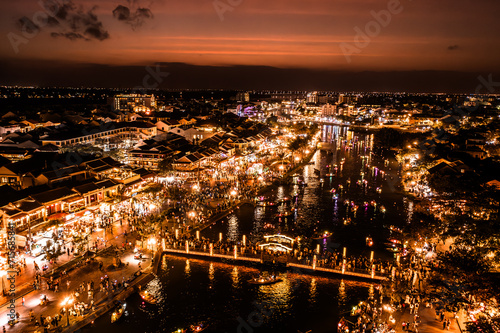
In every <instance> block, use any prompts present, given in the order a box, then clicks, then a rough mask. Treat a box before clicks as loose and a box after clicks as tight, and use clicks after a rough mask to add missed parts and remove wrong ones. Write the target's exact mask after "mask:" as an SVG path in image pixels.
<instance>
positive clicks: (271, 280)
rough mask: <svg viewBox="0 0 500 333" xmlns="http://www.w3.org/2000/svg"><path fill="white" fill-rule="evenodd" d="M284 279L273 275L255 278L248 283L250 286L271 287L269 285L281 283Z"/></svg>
mask: <svg viewBox="0 0 500 333" xmlns="http://www.w3.org/2000/svg"><path fill="white" fill-rule="evenodd" d="M281 281H282V279H281V278H280V277H278V276H276V275H271V276H259V277H257V278H253V279H251V280H248V283H250V284H257V285H269V284H275V283H278V282H281Z"/></svg>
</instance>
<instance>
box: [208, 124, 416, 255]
mask: <svg viewBox="0 0 500 333" xmlns="http://www.w3.org/2000/svg"><path fill="white" fill-rule="evenodd" d="M322 128H323V133H322V137H323V139H324V141H325V142H330V143H332V144H333V150H330V151H316V152H315V154H314V155H313V157H312V159H311V162H312V163H311V164H307V165H305V166H304V167H303V168H302V171H301V172H299V174H300V175H301V177H299V178H302V179H303V180H304V182H305V183H306V184H307V186H305V187H302V186H300V187H299V186H297V185H295V184H291V185H280V186H277V187H275V188H272V189H271V190H269V192H267V193H266V194H264V195H265V196H266V197H267V198H268V200H271V201H277V200H279V199H281V198H283V197H292V196H293V194H294V193H295V194H297V197H296V198H295V199H294V203H295V204H296V208H297V210H296V211H294V213H293V215H292V216H289V217H286V218H285V217H281V218H276V215H277V214H278V213H284V212H285V211H286V210H287V209H289V207H288V208H287V207H284V206H281V205H276V206H266V207H256V208H255V209H253V208H251V207H250V206H243V207H240V209H239V210H237V211H235V212H234V214H231V215H230V216H229V217H228V218H227V219H226V222H228V223H218V224H216V225H214V226H212V227H211V228H209V229H206V230H205V231H203V232H202V236H204V237H209V238H211V239H214V240H216V239H217V238H218V233H219V232H223V233H225V234H227V237H228V238H229V239H231V240H234V241H241V238H242V235H244V234H245V235H247V236H248V237H249V239H250V240H252V241H259V240H261V239H262V236H263V235H264V234H269V233H275V232H281V233H283V234H286V235H290V236H292V237H297V236H300V237H306V238H307V237H311V236H313V235H314V234H316V233H319V232H324V231H325V230H327V231H329V232H331V233H332V234H333V239H332V241H333V243H335V244H341V245H342V246H346V247H348V248H349V250H350V253H353V254H356V255H367V254H369V252H370V251H371V250H374V251H375V257H376V258H377V257H383V258H389V257H392V254H391V253H389V252H388V251H387V250H386V249H385V246H384V243H385V242H386V239H387V238H388V237H389V235H388V229H387V228H384V227H383V226H386V227H387V226H389V225H391V224H392V225H396V226H401V225H402V224H403V223H405V221H406V222H408V221H409V220H410V219H411V218H412V209H413V203H412V201H411V200H406V199H404V198H403V197H402V195H401V194H400V193H397V192H394V190H395V188H394V186H393V185H394V184H389V183H388V182H387V180H392V179H396V177H398V176H399V175H398V167H397V163H396V161H395V160H394V159H392V160H391V163H390V165H387V166H386V165H384V158H382V157H381V156H380V155H376V154H375V153H374V152H373V151H372V147H373V143H374V135H373V134H370V135H367V134H358V133H354V132H353V131H350V130H349V129H348V128H347V127H339V126H323V127H322ZM327 166H331V167H329V168H327ZM335 166H336V167H337V169H336V170H335ZM381 171H383V172H381ZM327 174H332V175H331V176H327ZM321 179H322V180H323V181H322V182H321V181H320V180H321ZM379 188H380V189H382V193H379V192H377V189H379ZM346 202H348V204H346ZM382 206H383V207H384V208H385V209H386V212H385V213H381V210H380V209H381V207H382ZM266 224H271V225H272V226H273V227H274V229H272V228H267V229H266V228H264V226H265V225H266ZM367 237H371V238H372V239H373V241H374V245H373V247H372V248H367V246H366V241H365V240H366V238H367Z"/></svg>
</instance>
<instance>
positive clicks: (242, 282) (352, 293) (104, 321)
mask: <svg viewBox="0 0 500 333" xmlns="http://www.w3.org/2000/svg"><path fill="white" fill-rule="evenodd" d="M186 268H188V269H186ZM259 273H260V270H258V269H256V268H252V267H245V266H233V265H229V264H225V263H219V262H207V261H203V260H197V259H186V258H181V257H174V256H165V257H164V258H163V260H162V266H161V269H160V272H159V274H158V278H156V279H155V280H153V281H152V282H150V284H149V285H148V286H147V288H148V290H153V291H154V292H155V293H156V292H157V291H158V292H159V293H160V294H161V295H163V298H161V301H160V302H158V304H157V305H150V304H146V305H144V304H141V302H142V300H141V299H140V297H139V296H138V295H137V294H133V295H132V296H131V297H130V298H129V299H127V309H128V312H129V316H127V317H123V319H121V320H120V321H119V322H118V323H115V324H111V323H110V316H109V315H105V316H103V317H101V318H99V319H97V320H96V324H95V328H94V329H92V330H91V331H90V330H84V332H97V333H101V332H102V333H123V332H145V333H153V332H154V333H156V332H168V333H170V332H172V331H174V330H176V329H178V328H186V327H188V326H189V325H191V324H195V323H199V322H205V323H207V324H209V327H208V329H207V330H206V332H207V333H209V332H238V328H239V326H238V325H239V321H238V318H242V320H244V321H246V322H247V320H248V318H249V317H251V316H252V314H253V315H255V314H259V313H260V310H259V309H262V310H263V311H264V312H265V313H267V314H268V315H267V316H264V317H263V320H262V322H261V323H260V326H258V327H256V328H255V332H296V331H297V330H301V331H302V332H305V331H308V330H311V329H312V330H313V332H332V331H334V330H335V325H336V324H337V322H338V320H339V318H340V317H341V316H342V315H341V314H342V313H343V312H345V311H349V310H350V309H351V308H352V306H353V305H355V304H357V303H358V302H359V300H362V299H365V298H366V297H367V296H368V287H369V284H367V283H362V282H352V281H339V280H337V279H329V278H325V277H314V276H308V275H302V274H298V273H296V272H288V273H285V272H282V273H279V275H280V276H281V277H282V278H283V282H280V283H277V284H274V285H268V286H255V285H250V284H248V282H247V281H248V280H250V279H251V278H253V277H255V276H257V275H258V274H259ZM270 273H271V272H270ZM158 288H159V289H158ZM167 295H168V296H167ZM254 319H255V322H258V320H257V319H258V318H257V317H254ZM241 331H243V332H245V330H241Z"/></svg>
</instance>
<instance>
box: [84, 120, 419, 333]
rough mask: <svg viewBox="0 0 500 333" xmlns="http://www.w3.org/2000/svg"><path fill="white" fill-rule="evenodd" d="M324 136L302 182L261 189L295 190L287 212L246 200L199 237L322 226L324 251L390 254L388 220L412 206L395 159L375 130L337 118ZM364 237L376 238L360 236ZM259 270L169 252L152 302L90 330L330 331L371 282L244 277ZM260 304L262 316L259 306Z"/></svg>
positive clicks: (133, 304) (273, 193)
mask: <svg viewBox="0 0 500 333" xmlns="http://www.w3.org/2000/svg"><path fill="white" fill-rule="evenodd" d="M322 135H323V141H325V142H331V143H332V144H333V149H332V150H331V151H330V152H327V151H318V152H316V154H315V155H314V157H313V159H312V163H311V164H309V165H307V166H306V167H304V169H303V170H302V171H301V172H300V180H303V181H304V182H305V183H307V186H306V187H303V186H298V185H293V184H290V185H283V186H279V187H277V188H274V189H271V190H270V191H269V193H266V194H265V196H266V197H267V199H268V200H270V201H275V200H279V199H283V198H285V197H290V198H293V202H295V203H296V205H295V207H296V208H297V210H296V211H295V212H294V213H293V215H292V216H289V217H286V218H285V217H281V218H278V217H276V215H277V214H279V213H284V212H286V211H288V210H290V209H291V207H292V206H293V205H291V204H290V205H286V206H285V205H284V206H275V207H272V208H270V207H256V208H254V207H252V206H250V205H244V206H242V207H240V209H238V210H236V211H235V212H234V213H233V214H230V215H229V216H228V217H227V218H226V219H224V220H223V221H220V222H218V223H217V224H215V225H213V226H211V227H210V228H208V229H205V230H204V231H203V232H202V236H204V237H210V238H212V239H214V240H215V239H218V235H219V232H222V233H223V234H224V237H227V238H228V239H230V240H233V241H240V240H241V238H242V235H247V237H249V239H251V240H260V239H261V238H262V235H263V234H269V233H274V232H281V233H283V234H287V235H290V236H293V237H297V236H301V237H302V238H303V237H311V236H313V235H315V234H318V233H323V232H325V231H328V232H330V233H331V234H332V235H333V236H332V240H331V242H329V243H328V244H323V245H324V246H325V247H327V246H328V247H330V250H332V249H333V250H336V249H338V250H340V249H341V247H344V246H345V247H347V249H348V253H349V254H355V255H369V252H370V251H371V250H374V251H375V256H376V257H378V258H386V259H387V258H389V259H390V258H392V257H393V254H392V253H390V252H389V251H387V250H386V249H385V248H386V246H385V245H384V243H385V242H386V238H387V237H388V235H389V230H388V229H387V228H386V227H384V226H389V225H395V226H401V225H403V224H405V223H408V222H409V221H410V220H411V215H412V202H408V201H407V200H406V199H404V198H403V197H402V195H401V194H400V193H399V192H398V191H397V190H398V189H397V178H396V177H398V174H397V172H398V170H397V162H396V161H395V160H394V159H392V160H390V161H389V163H387V162H386V161H385V160H384V158H382V157H381V156H378V155H376V154H374V153H373V139H374V138H373V136H371V135H359V134H355V133H353V132H350V131H348V129H347V128H345V127H343V128H341V127H335V126H334V127H331V126H326V127H324V128H323V132H322ZM335 165H336V166H337V169H335ZM328 166H331V167H328ZM315 170H317V171H315ZM327 174H332V176H328V175H327ZM391 177H392V179H391ZM321 179H323V181H321ZM339 185H342V187H343V188H340V187H339ZM332 190H335V191H332ZM335 194H337V195H338V196H335ZM347 200H348V201H349V202H347ZM375 203H376V205H375ZM382 207H383V208H385V212H383V209H382ZM266 225H268V227H269V225H271V226H272V228H265V226H266ZM368 236H370V237H372V238H373V241H374V245H373V247H368V246H367V245H366V237H368ZM301 245H302V246H304V247H309V246H315V245H314V244H308V243H304V244H301ZM258 274H259V271H258V270H257V269H254V268H250V267H243V266H233V265H229V264H225V263H210V262H207V261H200V260H193V259H189V260H188V259H185V258H178V257H173V256H165V257H164V258H163V265H162V269H161V271H160V273H159V276H158V278H157V279H155V280H153V281H152V282H151V283H150V285H149V286H148V288H149V289H150V290H152V291H153V292H155V293H156V294H157V295H160V296H161V301H160V302H159V304H158V305H147V304H141V303H142V302H141V300H140V298H139V296H138V295H136V294H135V295H133V296H131V297H130V298H129V299H128V300H127V309H128V316H126V317H124V318H122V319H121V321H120V322H119V323H116V324H111V323H110V314H109V313H108V314H107V315H105V316H103V317H101V318H99V319H98V320H97V321H96V323H95V326H94V327H93V328H88V329H86V331H89V332H90V331H92V332H109V333H112V332H173V331H175V330H176V329H178V328H187V327H188V326H189V325H191V324H196V323H198V322H206V323H207V324H209V328H208V329H207V330H206V331H205V332H298V331H299V330H300V331H302V332H306V331H308V330H312V332H336V325H337V323H338V321H339V319H340V317H342V315H345V314H346V312H348V311H350V309H351V308H352V306H353V305H355V304H357V303H358V302H359V301H360V300H363V299H366V297H367V296H368V295H369V294H370V293H373V289H374V286H373V285H370V284H367V283H361V282H350V281H346V280H344V281H341V280H338V279H328V278H320V277H311V276H306V275H303V276H302V275H298V274H293V273H287V274H286V276H284V277H283V278H284V281H283V282H281V283H278V284H275V285H271V286H252V285H249V284H248V283H247V281H248V280H249V279H251V278H253V277H255V276H256V275H258ZM259 304H260V305H259ZM259 307H260V308H261V310H259ZM261 311H263V312H265V313H267V315H265V316H261V315H259V313H261ZM252 314H253V315H252ZM249 316H250V318H249ZM238 318H239V319H238ZM252 325H253V326H252Z"/></svg>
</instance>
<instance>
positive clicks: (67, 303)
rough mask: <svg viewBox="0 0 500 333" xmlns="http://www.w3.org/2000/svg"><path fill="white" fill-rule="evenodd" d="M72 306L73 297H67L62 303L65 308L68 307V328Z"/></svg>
mask: <svg viewBox="0 0 500 333" xmlns="http://www.w3.org/2000/svg"><path fill="white" fill-rule="evenodd" d="M71 304H73V297H70V296H68V297H66V298H65V299H64V300H63V301H62V302H61V305H62V306H63V307H64V306H66V305H67V306H68V309H67V310H66V324H67V325H66V326H69V307H70V306H71Z"/></svg>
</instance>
